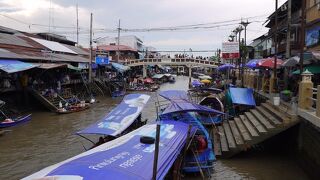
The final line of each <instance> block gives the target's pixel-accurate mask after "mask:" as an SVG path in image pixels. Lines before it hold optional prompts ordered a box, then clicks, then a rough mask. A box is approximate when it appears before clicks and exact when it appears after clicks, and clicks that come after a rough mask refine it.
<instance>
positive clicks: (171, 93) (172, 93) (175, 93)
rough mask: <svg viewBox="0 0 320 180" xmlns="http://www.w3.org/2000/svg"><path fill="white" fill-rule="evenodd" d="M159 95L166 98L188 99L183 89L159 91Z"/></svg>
mask: <svg viewBox="0 0 320 180" xmlns="http://www.w3.org/2000/svg"><path fill="white" fill-rule="evenodd" d="M159 95H160V96H161V97H163V98H165V99H166V100H169V101H170V100H175V99H186V100H187V99H189V98H188V94H187V92H185V91H183V90H167V91H161V92H160V93H159Z"/></svg>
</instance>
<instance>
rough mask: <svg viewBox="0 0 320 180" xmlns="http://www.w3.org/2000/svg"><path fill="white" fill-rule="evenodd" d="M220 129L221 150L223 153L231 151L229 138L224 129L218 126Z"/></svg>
mask: <svg viewBox="0 0 320 180" xmlns="http://www.w3.org/2000/svg"><path fill="white" fill-rule="evenodd" d="M218 129H219V133H220V142H221V150H222V152H226V151H229V147H228V143H227V137H226V135H225V133H224V130H223V127H222V126H218Z"/></svg>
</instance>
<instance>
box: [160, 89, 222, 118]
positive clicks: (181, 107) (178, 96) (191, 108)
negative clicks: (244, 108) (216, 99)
mask: <svg viewBox="0 0 320 180" xmlns="http://www.w3.org/2000/svg"><path fill="white" fill-rule="evenodd" d="M159 94H160V96H162V97H164V98H165V99H167V100H169V101H170V102H171V103H170V104H169V105H168V106H167V107H166V109H165V110H164V111H163V112H162V115H165V114H170V113H177V112H203V113H208V114H215V115H219V114H224V113H223V112H220V111H217V110H214V109H211V108H208V107H206V106H202V105H199V104H196V103H192V102H190V101H189V100H188V96H187V93H186V92H185V91H182V90H168V91H161V92H160V93H159Z"/></svg>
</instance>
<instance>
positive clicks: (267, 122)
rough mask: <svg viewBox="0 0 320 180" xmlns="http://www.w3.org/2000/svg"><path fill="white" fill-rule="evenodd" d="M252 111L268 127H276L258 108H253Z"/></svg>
mask: <svg viewBox="0 0 320 180" xmlns="http://www.w3.org/2000/svg"><path fill="white" fill-rule="evenodd" d="M250 111H251V113H252V114H253V115H254V116H255V117H256V119H257V120H258V121H260V122H261V123H262V124H263V125H264V126H265V127H266V128H267V129H274V126H272V125H271V124H270V122H269V121H268V120H267V119H266V118H265V117H263V116H262V114H260V113H259V112H258V111H257V110H256V109H251V110H250Z"/></svg>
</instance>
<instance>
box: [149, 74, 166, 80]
mask: <svg viewBox="0 0 320 180" xmlns="http://www.w3.org/2000/svg"><path fill="white" fill-rule="evenodd" d="M163 76H164V75H163V74H155V75H153V76H152V79H161V78H163Z"/></svg>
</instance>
